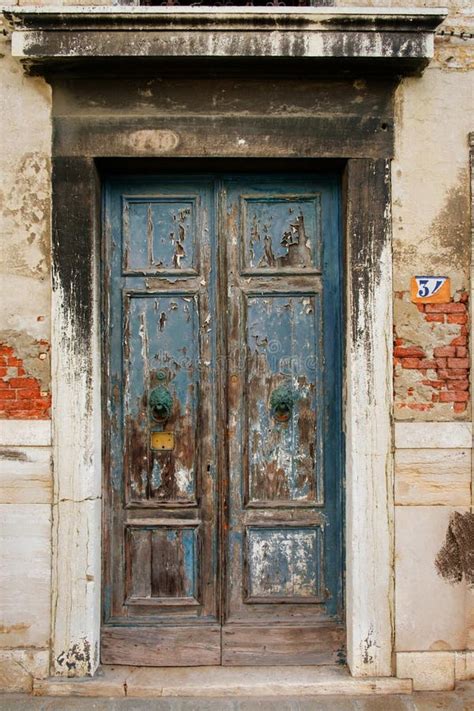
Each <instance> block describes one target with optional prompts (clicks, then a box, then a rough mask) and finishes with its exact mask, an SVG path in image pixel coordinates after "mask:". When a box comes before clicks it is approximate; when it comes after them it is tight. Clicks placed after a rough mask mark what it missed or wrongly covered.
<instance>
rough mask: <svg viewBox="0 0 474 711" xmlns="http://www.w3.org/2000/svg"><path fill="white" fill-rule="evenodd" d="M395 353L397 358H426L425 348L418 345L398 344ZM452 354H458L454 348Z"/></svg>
mask: <svg viewBox="0 0 474 711" xmlns="http://www.w3.org/2000/svg"><path fill="white" fill-rule="evenodd" d="M394 355H395V356H397V358H407V357H408V358H410V357H414V358H424V356H425V351H424V350H423V348H419V347H418V346H397V347H396V348H395V349H394ZM452 355H453V356H454V355H456V351H455V349H454V348H453V353H452Z"/></svg>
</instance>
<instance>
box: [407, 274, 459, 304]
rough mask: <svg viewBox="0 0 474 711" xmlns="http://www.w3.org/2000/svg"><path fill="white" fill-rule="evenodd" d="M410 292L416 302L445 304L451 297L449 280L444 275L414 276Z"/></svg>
mask: <svg viewBox="0 0 474 711" xmlns="http://www.w3.org/2000/svg"><path fill="white" fill-rule="evenodd" d="M410 294H411V300H412V301H413V302H414V303H416V304H446V303H448V302H449V301H450V299H451V282H450V279H449V277H445V276H414V277H412V279H411V289H410Z"/></svg>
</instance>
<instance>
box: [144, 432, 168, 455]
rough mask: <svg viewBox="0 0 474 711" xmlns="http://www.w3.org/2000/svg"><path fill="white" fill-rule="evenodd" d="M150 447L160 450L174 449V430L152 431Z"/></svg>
mask: <svg viewBox="0 0 474 711" xmlns="http://www.w3.org/2000/svg"><path fill="white" fill-rule="evenodd" d="M150 447H151V449H155V450H159V451H161V452H166V451H170V450H172V449H174V432H152V433H151V435H150Z"/></svg>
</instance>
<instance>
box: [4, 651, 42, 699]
mask: <svg viewBox="0 0 474 711" xmlns="http://www.w3.org/2000/svg"><path fill="white" fill-rule="evenodd" d="M48 665H49V652H48V650H46V649H40V650H38V649H8V650H6V649H5V650H0V691H1V692H5V691H6V692H26V693H28V692H30V691H32V688H33V682H34V679H44V678H45V677H46V676H47V675H48ZM4 708H6V707H4Z"/></svg>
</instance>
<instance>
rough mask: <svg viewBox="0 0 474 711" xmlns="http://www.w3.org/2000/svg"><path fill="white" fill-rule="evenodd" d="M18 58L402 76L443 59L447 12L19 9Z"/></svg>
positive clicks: (10, 13) (14, 23) (8, 13)
mask: <svg viewBox="0 0 474 711" xmlns="http://www.w3.org/2000/svg"><path fill="white" fill-rule="evenodd" d="M4 15H5V18H6V20H7V24H8V26H9V28H10V30H11V32H12V54H13V56H15V57H18V58H19V59H21V60H23V61H25V62H26V63H27V64H29V65H31V64H39V65H51V64H54V63H56V64H61V66H64V64H65V63H66V64H67V63H68V62H69V63H71V64H72V63H73V64H74V66H75V67H77V66H78V62H79V63H88V64H90V63H91V60H95V62H97V61H104V60H105V61H108V62H111V61H112V62H113V61H117V60H122V61H123V60H124V59H127V61H130V62H132V61H136V60H142V61H143V60H144V59H146V60H149V61H150V60H152V61H154V62H157V61H158V62H159V61H170V60H180V61H183V60H192V61H193V62H196V61H199V60H208V61H212V60H218V61H219V60H236V61H239V62H240V61H242V60H252V61H253V62H256V61H258V60H268V59H272V60H286V61H289V60H290V61H293V62H297V61H298V60H299V61H302V60H304V61H305V63H306V64H308V62H315V63H317V64H318V66H320V65H324V66H325V67H327V68H330V67H331V66H332V65H335V63H337V66H340V65H341V64H342V65H348V64H350V63H351V62H355V63H357V64H358V66H360V65H361V63H362V64H364V65H380V64H381V63H382V64H383V66H384V68H388V69H393V70H395V71H397V72H398V73H401V74H411V73H414V72H417V71H419V70H421V69H423V67H424V66H426V64H427V63H428V62H429V60H430V58H431V57H432V55H433V44H434V42H433V36H434V31H435V29H436V27H437V26H438V25H439V23H440V22H441V21H442V20H443V19H444V18H445V17H446V11H445V10H443V9H439V8H435V9H432V8H430V9H427V8H423V9H422V10H419V9H414V8H408V9H401V8H395V9H392V8H343V7H340V8H331V9H330V10H329V9H328V8H327V7H319V8H273V7H258V8H256V7H249V8H247V7H245V8H243V7H234V8H225V9H222V8H217V7H211V8H205V9H203V8H193V7H178V8H173V9H172V10H170V9H169V8H167V7H140V8H137V7H123V6H122V7H117V6H111V7H110V6H109V7H85V8H77V7H74V8H73V7H62V8H53V7H34V8H32V7H13V8H8V9H6V10H4Z"/></svg>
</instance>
